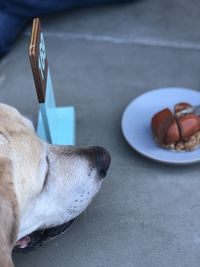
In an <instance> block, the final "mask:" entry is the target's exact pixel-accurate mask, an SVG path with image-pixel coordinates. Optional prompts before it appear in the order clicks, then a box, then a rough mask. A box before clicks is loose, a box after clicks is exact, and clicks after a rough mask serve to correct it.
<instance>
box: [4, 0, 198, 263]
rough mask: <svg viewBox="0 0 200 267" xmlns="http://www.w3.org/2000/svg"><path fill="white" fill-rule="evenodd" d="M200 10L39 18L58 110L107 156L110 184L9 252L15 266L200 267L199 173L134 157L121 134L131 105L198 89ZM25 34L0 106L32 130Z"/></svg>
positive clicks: (179, 1) (155, 6)
mask: <svg viewBox="0 0 200 267" xmlns="http://www.w3.org/2000/svg"><path fill="white" fill-rule="evenodd" d="M199 10H200V2H199V1H197V0H190V1H186V0H174V1H169V0H152V1H147V0H141V1H137V2H136V3H132V4H129V5H128V4H126V5H122V6H119V5H117V6H112V7H101V8H88V9H82V10H76V11H75V10H74V11H70V12H65V13H64V14H62V15H57V16H53V17H51V18H46V19H43V29H44V33H45V37H46V38H45V39H46V46H47V51H48V58H49V64H50V68H51V72H52V76H53V81H54V87H55V90H56V99H57V104H58V105H60V106H62V105H73V106H75V108H76V112H77V144H78V145H81V146H83V145H84V146H87V145H102V146H105V147H106V148H107V149H108V150H109V151H110V152H111V155H112V166H111V168H110V171H109V173H108V177H107V178H106V179H105V182H104V184H103V186H102V188H101V190H100V192H99V194H98V195H97V197H96V198H95V199H94V201H93V202H92V203H91V205H90V206H89V207H88V209H87V210H86V211H85V212H84V213H83V214H82V215H81V216H79V217H78V219H77V220H76V221H75V222H74V224H73V225H72V226H71V227H70V228H69V230H68V231H67V232H66V233H65V234H64V235H63V236H61V237H59V238H57V239H56V240H54V241H52V242H50V243H48V244H47V245H45V246H44V247H43V248H40V249H38V250H36V251H34V252H30V253H28V254H25V255H21V254H14V255H13V256H14V261H15V263H16V266H17V267H20V266H23V267H26V266H29V267H34V266H48V267H53V266H60V267H64V266H65V267H107V266H116V267H122V266H126V267H169V266H170V267H199V266H200V208H199V203H200V175H199V173H200V166H199V164H195V165H191V166H185V167H175V166H173V167H172V166H167V165H163V164H159V163H156V162H153V161H150V160H147V159H145V158H144V157H142V156H140V155H139V154H137V153H136V152H135V151H133V150H132V149H131V147H129V145H128V144H127V143H126V142H125V140H124V138H123V136H122V133H121V128H120V122H121V116H122V113H123V110H124V109H125V107H126V106H127V104H128V103H129V102H130V101H131V100H132V99H133V98H134V97H136V96H138V95H139V94H141V93H143V92H146V91H148V90H151V89H154V88H159V87H165V86H182V87H189V88H193V89H196V90H199V88H200V30H199V23H200V12H199ZM29 39H30V28H28V29H27V30H26V33H25V34H24V35H23V36H22V38H21V39H20V40H19V42H18V43H17V44H16V45H15V47H14V49H13V51H12V52H11V53H10V54H9V55H8V56H7V57H6V58H5V59H4V60H3V61H2V62H1V63H0V73H1V74H0V95H1V102H4V103H8V104H10V105H13V106H15V107H17V108H18V109H19V110H20V111H21V112H22V113H23V114H25V115H26V116H28V117H29V118H31V119H32V120H33V122H34V123H35V124H36V120H37V111H38V105H37V99H36V95H35V91H34V83H33V79H32V76H31V70H30V65H29V61H28V55H27V51H28V44H29Z"/></svg>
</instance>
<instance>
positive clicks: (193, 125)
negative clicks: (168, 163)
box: [151, 102, 200, 151]
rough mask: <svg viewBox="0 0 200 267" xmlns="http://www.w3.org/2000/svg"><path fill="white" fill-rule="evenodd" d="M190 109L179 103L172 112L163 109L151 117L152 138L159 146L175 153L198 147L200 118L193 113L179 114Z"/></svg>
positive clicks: (189, 106) (199, 141) (199, 142)
mask: <svg viewBox="0 0 200 267" xmlns="http://www.w3.org/2000/svg"><path fill="white" fill-rule="evenodd" d="M191 107H192V105H190V104H189V103H185V102H181V103H178V104H176V105H175V106H174V111H173V112H172V111H171V110H170V109H169V108H165V109H163V110H161V111H159V112H157V113H156V114H155V115H154V116H153V117H152V121H151V128H152V132H153V137H154V140H155V142H156V143H157V144H158V145H159V146H161V147H163V148H166V149H170V150H176V151H190V150H193V149H195V148H197V147H198V146H199V144H200V117H198V116H197V115H196V114H195V113H193V112H191V113H188V114H182V113H181V111H183V110H185V109H188V108H191Z"/></svg>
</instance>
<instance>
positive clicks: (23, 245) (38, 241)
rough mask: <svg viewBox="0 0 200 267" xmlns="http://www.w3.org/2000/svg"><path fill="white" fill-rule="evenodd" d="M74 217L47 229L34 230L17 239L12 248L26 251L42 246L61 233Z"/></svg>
mask: <svg viewBox="0 0 200 267" xmlns="http://www.w3.org/2000/svg"><path fill="white" fill-rule="evenodd" d="M73 221H74V219H73V220H71V221H69V222H66V223H64V224H62V225H59V226H55V227H52V228H48V229H40V230H36V231H34V232H33V233H31V234H29V235H27V236H25V237H23V238H21V239H20V240H18V241H17V243H16V245H15V248H14V250H15V251H18V252H28V251H30V250H34V249H36V248H38V247H41V246H43V245H44V244H45V243H47V242H48V241H50V240H52V239H54V238H56V237H57V236H59V235H61V234H63V233H64V232H65V231H66V230H67V228H68V227H69V226H70V225H71V224H72V223H73Z"/></svg>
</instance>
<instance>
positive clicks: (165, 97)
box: [122, 87, 200, 164]
mask: <svg viewBox="0 0 200 267" xmlns="http://www.w3.org/2000/svg"><path fill="white" fill-rule="evenodd" d="M178 102H188V103H190V104H192V105H199V104H200V93H198V92H197V91H193V90H191V89H186V88H177V87H169V88H160V89H157V90H153V91H149V92H147V93H145V94H142V95H140V96H138V97H137V98H135V99H134V100H133V101H132V102H131V103H130V104H129V105H128V106H127V108H126V109H125V111H124V113H123V116H122V132H123V134H124V137H125V139H126V140H127V142H128V143H129V144H130V145H131V146H132V147H133V148H134V149H135V150H136V151H138V152H139V153H140V154H142V155H144V156H146V157H148V158H151V159H154V160H157V161H160V162H164V163H169V164H191V163H195V162H198V161H200V147H199V148H197V149H196V150H193V151H188V152H176V151H169V150H166V149H162V148H160V147H158V146H157V145H156V144H155V142H154V140H153V138H152V133H151V118H152V117H153V115H154V114H155V113H157V112H158V111H160V110H162V109H164V108H166V107H168V108H170V109H171V110H173V107H174V105H175V104H176V103H178Z"/></svg>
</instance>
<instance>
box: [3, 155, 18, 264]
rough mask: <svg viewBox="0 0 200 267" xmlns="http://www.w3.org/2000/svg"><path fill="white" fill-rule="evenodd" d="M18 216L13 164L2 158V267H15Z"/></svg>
mask: <svg viewBox="0 0 200 267" xmlns="http://www.w3.org/2000/svg"><path fill="white" fill-rule="evenodd" d="M17 214H18V213H17V201H16V195H15V192H14V187H13V182H12V166H11V162H10V161H9V160H7V159H4V158H0V267H14V265H13V263H12V257H11V254H12V248H13V246H14V244H15V242H16V238H17V229H18V216H17Z"/></svg>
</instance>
